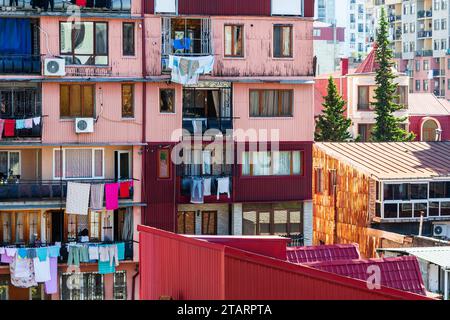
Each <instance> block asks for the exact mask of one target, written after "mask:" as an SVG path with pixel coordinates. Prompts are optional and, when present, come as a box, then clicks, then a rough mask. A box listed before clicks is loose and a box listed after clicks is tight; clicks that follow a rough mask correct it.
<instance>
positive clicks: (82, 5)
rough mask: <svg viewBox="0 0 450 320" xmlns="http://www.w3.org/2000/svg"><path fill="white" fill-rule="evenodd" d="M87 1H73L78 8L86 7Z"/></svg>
mask: <svg viewBox="0 0 450 320" xmlns="http://www.w3.org/2000/svg"><path fill="white" fill-rule="evenodd" d="M86 3H87V0H75V4H76V5H77V6H79V7H86Z"/></svg>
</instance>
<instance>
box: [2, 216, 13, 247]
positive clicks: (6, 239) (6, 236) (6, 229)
mask: <svg viewBox="0 0 450 320" xmlns="http://www.w3.org/2000/svg"><path fill="white" fill-rule="evenodd" d="M1 216H2V229H3V239H2V240H3V243H10V242H11V236H12V232H11V221H12V218H11V216H12V213H10V212H2V213H1Z"/></svg>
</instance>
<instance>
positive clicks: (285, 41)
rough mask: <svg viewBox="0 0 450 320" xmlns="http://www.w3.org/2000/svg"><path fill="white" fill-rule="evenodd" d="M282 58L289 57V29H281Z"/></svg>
mask: <svg viewBox="0 0 450 320" xmlns="http://www.w3.org/2000/svg"><path fill="white" fill-rule="evenodd" d="M282 45H283V56H285V57H286V56H290V55H291V28H290V27H283V44H282Z"/></svg>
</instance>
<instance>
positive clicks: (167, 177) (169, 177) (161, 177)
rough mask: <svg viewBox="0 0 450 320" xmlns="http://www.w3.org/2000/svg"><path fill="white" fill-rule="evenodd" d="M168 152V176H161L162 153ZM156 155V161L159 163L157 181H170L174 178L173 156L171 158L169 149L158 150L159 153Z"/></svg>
mask: <svg viewBox="0 0 450 320" xmlns="http://www.w3.org/2000/svg"><path fill="white" fill-rule="evenodd" d="M163 151H164V152H167V159H168V166H167V172H168V174H167V176H161V170H160V169H161V163H160V161H161V153H162V152H163ZM156 155H157V159H156V161H157V169H156V170H157V179H158V180H168V179H171V177H172V168H171V167H172V165H171V164H172V160H171V156H170V149H167V148H164V149H158V150H157V152H156Z"/></svg>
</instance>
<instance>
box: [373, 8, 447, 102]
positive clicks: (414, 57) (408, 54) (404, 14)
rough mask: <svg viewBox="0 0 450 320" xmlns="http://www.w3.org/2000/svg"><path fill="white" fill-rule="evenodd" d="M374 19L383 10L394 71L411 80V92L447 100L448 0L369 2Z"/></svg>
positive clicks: (377, 17)
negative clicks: (392, 52)
mask: <svg viewBox="0 0 450 320" xmlns="http://www.w3.org/2000/svg"><path fill="white" fill-rule="evenodd" d="M372 3H373V4H374V5H375V19H376V20H378V19H379V17H380V13H381V7H383V6H384V7H385V9H386V13H387V16H388V20H389V23H390V33H391V39H392V41H393V45H392V46H393V49H394V54H395V58H396V64H397V68H398V70H399V71H401V72H405V73H407V74H408V75H410V77H411V86H410V88H411V91H412V92H422V93H424V92H430V93H434V94H435V95H436V96H438V97H445V98H447V99H450V82H449V81H446V79H450V69H449V63H448V62H449V61H450V60H449V57H448V54H449V50H448V39H449V35H450V34H449V31H448V30H449V26H448V21H449V14H450V12H449V8H448V0H408V1H401V0H391V1H384V0H372Z"/></svg>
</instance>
